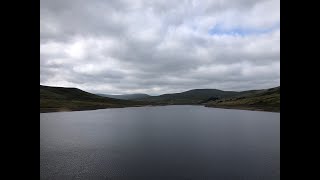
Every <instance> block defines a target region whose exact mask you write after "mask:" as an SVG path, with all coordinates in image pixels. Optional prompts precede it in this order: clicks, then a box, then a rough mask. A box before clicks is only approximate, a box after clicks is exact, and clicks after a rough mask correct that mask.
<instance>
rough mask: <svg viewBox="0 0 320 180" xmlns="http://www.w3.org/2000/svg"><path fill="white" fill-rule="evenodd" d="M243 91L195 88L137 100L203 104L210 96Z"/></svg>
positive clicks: (233, 94) (216, 96) (230, 94)
mask: <svg viewBox="0 0 320 180" xmlns="http://www.w3.org/2000/svg"><path fill="white" fill-rule="evenodd" d="M239 94H241V92H235V91H221V90H218V89H193V90H189V91H185V92H181V93H173V94H163V95H160V96H149V97H145V98H140V99H136V100H140V101H146V102H153V103H158V104H201V103H203V102H204V101H206V100H208V99H210V98H219V99H220V98H225V97H231V96H235V95H239Z"/></svg>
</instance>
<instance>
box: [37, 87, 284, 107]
mask: <svg viewBox="0 0 320 180" xmlns="http://www.w3.org/2000/svg"><path fill="white" fill-rule="evenodd" d="M144 105H205V106H206V107H219V108H233V109H250V110H263V111H273V112H280V86H279V87H275V88H271V89H263V90H249V91H241V92H236V91H222V90H218V89H193V90H189V91H185V92H181V93H173V94H163V95H159V96H149V95H147V94H127V95H103V94H99V95H96V94H91V93H88V92H85V91H82V90H80V89H77V88H64V87H50V86H42V85H40V112H51V111H72V110H90V109H102V108H116V107H130V106H144Z"/></svg>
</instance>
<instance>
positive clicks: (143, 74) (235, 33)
mask: <svg viewBox="0 0 320 180" xmlns="http://www.w3.org/2000/svg"><path fill="white" fill-rule="evenodd" d="M40 4H41V8H40V39H41V40H40V84H43V85H52V86H68V87H77V88H81V89H83V90H87V91H89V92H95V93H106V94H125V93H149V94H153V95H156V94H162V93H172V92H179V91H185V90H189V89H195V88H216V89H222V90H247V89H259V88H269V87H274V86H278V85H279V84H280V25H279V24H280V3H279V1H278V0H223V1H221V0H213V1H212V0H197V1H195V0H194V1H192V0H185V1H180V0H179V1H178V0H175V1H174V0H170V1H163V0H150V1H142V0H135V1H132V0H108V1H105V0H90V1H87V0H67V1H65V0H55V1H51V0H41V1H40Z"/></svg>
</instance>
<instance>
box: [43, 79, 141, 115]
mask: <svg viewBox="0 0 320 180" xmlns="http://www.w3.org/2000/svg"><path fill="white" fill-rule="evenodd" d="M141 105H145V103H144V102H136V101H128V100H120V99H113V98H107V97H101V96H98V95H95V94H91V93H88V92H85V91H82V90H80V89H77V88H64V87H50V86H42V85H40V112H53V111H73V110H93V109H102V108H117V107H128V106H141Z"/></svg>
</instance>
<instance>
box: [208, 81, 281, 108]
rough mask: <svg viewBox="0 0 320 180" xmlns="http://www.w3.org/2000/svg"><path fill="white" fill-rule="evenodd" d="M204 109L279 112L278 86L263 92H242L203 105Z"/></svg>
mask: <svg viewBox="0 0 320 180" xmlns="http://www.w3.org/2000/svg"><path fill="white" fill-rule="evenodd" d="M204 104H205V106H206V107H217V108H232V109H248V110H261V111H272V112H280V86H279V87H275V88H270V89H265V90H254V91H244V92H242V94H241V95H238V96H234V97H230V98H223V99H217V100H213V101H208V102H206V103H204Z"/></svg>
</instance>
